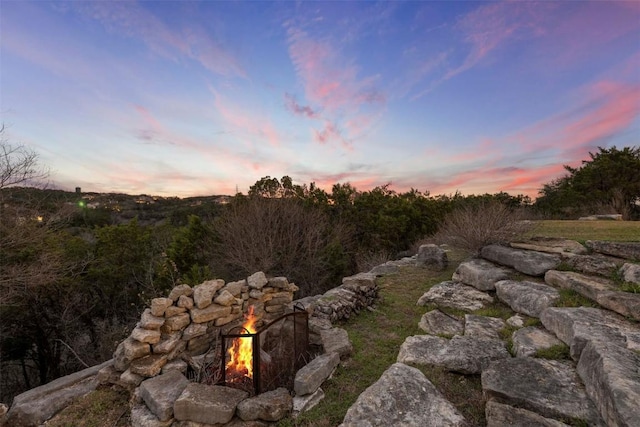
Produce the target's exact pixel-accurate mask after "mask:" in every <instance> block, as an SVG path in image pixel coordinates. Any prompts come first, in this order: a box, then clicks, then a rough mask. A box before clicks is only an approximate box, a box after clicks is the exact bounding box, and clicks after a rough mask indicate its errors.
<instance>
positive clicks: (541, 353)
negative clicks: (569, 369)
mask: <svg viewBox="0 0 640 427" xmlns="http://www.w3.org/2000/svg"><path fill="white" fill-rule="evenodd" d="M535 357H538V358H540V359H550V360H570V359H571V355H570V354H569V346H568V345H566V344H557V345H554V346H551V347H549V348H545V349H539V350H538V351H536V354H535Z"/></svg>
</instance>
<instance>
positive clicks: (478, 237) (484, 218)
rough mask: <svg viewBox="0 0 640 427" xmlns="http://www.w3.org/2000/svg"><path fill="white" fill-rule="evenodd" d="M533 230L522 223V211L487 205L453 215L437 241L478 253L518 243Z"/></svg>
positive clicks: (468, 207)
mask: <svg viewBox="0 0 640 427" xmlns="http://www.w3.org/2000/svg"><path fill="white" fill-rule="evenodd" d="M532 227H533V224H532V223H531V222H529V221H523V220H522V214H521V211H519V210H517V209H513V208H510V207H509V206H507V205H506V204H503V203H500V202H498V201H487V202H482V203H479V204H476V205H464V206H462V207H460V208H458V209H456V210H454V211H453V212H451V213H450V214H449V215H448V216H447V217H446V218H445V219H444V221H443V222H442V225H441V226H440V228H439V229H438V232H437V233H436V234H435V235H434V236H433V240H435V241H437V242H439V243H446V244H448V245H451V246H453V247H456V248H460V249H465V250H469V251H471V252H478V251H479V250H480V248H482V247H483V246H486V245H490V244H494V243H508V242H512V241H514V240H517V239H519V238H521V237H522V236H523V235H524V234H525V233H527V232H528V231H530V230H531V228H532Z"/></svg>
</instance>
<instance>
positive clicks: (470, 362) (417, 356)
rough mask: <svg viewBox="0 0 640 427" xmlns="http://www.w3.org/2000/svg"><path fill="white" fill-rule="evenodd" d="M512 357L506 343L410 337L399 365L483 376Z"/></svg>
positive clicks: (457, 337)
mask: <svg viewBox="0 0 640 427" xmlns="http://www.w3.org/2000/svg"><path fill="white" fill-rule="evenodd" d="M510 357H511V355H510V354H509V352H508V351H507V349H506V348H505V346H504V343H503V342H502V341H498V340H487V339H477V338H473V337H466V336H459V335H456V336H454V337H453V338H452V339H451V340H447V339H446V338H440V337H434V336H431V335H415V336H410V337H407V339H406V340H405V341H404V343H403V344H402V345H401V346H400V351H399V353H398V359H397V361H398V362H401V363H407V364H415V365H426V366H439V367H442V368H445V369H447V370H448V371H453V372H459V373H461V374H479V373H480V372H482V371H483V370H484V369H485V368H486V367H487V366H488V365H489V364H490V363H491V362H492V361H494V360H498V359H507V358H510Z"/></svg>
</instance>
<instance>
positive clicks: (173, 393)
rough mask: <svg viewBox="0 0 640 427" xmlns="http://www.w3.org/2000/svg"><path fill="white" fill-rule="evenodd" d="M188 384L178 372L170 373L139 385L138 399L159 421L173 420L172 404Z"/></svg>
mask: <svg viewBox="0 0 640 427" xmlns="http://www.w3.org/2000/svg"><path fill="white" fill-rule="evenodd" d="M188 384H190V383H189V380H188V379H187V378H185V376H184V375H182V374H181V373H180V372H178V371H170V372H167V373H166V374H162V375H158V376H157V377H154V378H150V379H148V380H145V381H143V382H142V383H140V397H141V398H142V400H144V403H146V404H147V407H148V408H149V409H150V410H151V412H152V413H153V414H154V415H155V416H156V417H158V419H159V420H160V421H167V420H170V419H171V418H173V404H174V403H175V401H176V399H177V398H178V397H179V396H180V395H181V394H182V391H183V390H184V389H185V387H187V385H188Z"/></svg>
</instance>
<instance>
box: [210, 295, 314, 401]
mask: <svg viewBox="0 0 640 427" xmlns="http://www.w3.org/2000/svg"><path fill="white" fill-rule="evenodd" d="M244 317H245V322H244V323H243V324H242V326H238V327H235V328H232V329H230V330H229V331H228V332H227V333H222V332H221V333H220V337H219V341H218V342H219V348H218V349H216V359H215V361H214V362H213V364H211V365H210V367H209V369H210V372H209V374H208V375H206V376H205V378H207V380H206V382H207V383H210V384H216V385H223V386H227V387H232V388H237V389H241V390H244V391H247V392H248V393H249V394H251V395H258V394H260V393H264V392H267V391H271V390H275V389H277V388H279V387H285V388H287V389H288V390H292V389H293V382H294V378H295V374H296V372H297V371H298V370H299V369H300V368H302V367H303V366H304V365H306V364H307V362H308V361H309V360H311V357H312V353H311V351H310V348H309V322H308V313H307V311H306V310H304V308H302V307H299V306H295V307H294V311H293V312H291V313H286V314H284V315H282V316H280V317H278V318H276V319H275V320H273V321H271V322H269V323H267V324H266V325H264V326H263V327H261V328H259V329H258V328H257V326H256V324H257V322H258V319H257V317H256V316H255V315H254V307H253V306H250V307H249V309H248V312H247V314H245V316H244Z"/></svg>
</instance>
